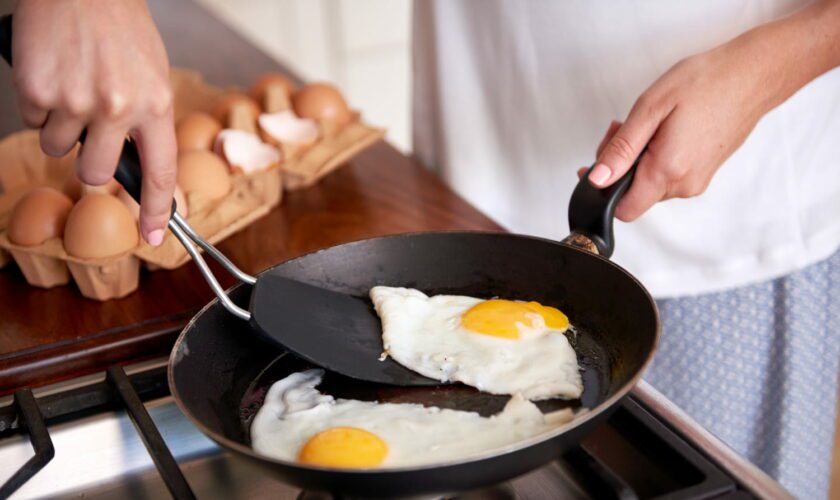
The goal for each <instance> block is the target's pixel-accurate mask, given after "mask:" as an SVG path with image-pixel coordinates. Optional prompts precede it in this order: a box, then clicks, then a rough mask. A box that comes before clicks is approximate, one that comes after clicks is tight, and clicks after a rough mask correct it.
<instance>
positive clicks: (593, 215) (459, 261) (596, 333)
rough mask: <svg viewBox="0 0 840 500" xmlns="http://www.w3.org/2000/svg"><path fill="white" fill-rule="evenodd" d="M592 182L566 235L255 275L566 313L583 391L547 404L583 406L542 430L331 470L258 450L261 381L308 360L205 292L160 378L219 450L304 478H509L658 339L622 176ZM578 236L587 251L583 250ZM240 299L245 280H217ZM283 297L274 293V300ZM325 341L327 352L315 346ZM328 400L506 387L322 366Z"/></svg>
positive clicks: (371, 242) (561, 445)
mask: <svg viewBox="0 0 840 500" xmlns="http://www.w3.org/2000/svg"><path fill="white" fill-rule="evenodd" d="M631 177H632V171H631V173H630V174H628V176H627V177H626V178H625V179H622V181H621V182H620V183H619V185H617V186H615V187H614V188H611V189H609V190H607V191H598V190H595V189H594V188H592V187H591V185H590V184H589V182H588V181H587V180H586V179H585V178H584V179H583V180H582V181H581V182H580V183H579V184H578V187H577V188H576V190H575V193H574V194H573V196H572V201H571V204H570V216H569V218H570V226H571V228H572V231H573V233H572V235H571V236H570V237H569V238H567V239H566V240H564V242H557V241H551V240H546V239H541V238H534V237H529V236H522V235H513V234H507V233H491V232H428V233H412V234H401V235H395V236H385V237H380V238H374V239H368V240H362V241H357V242H353V243H347V244H343V245H339V246H335V247H331V248H327V249H324V250H320V251H317V252H313V253H310V254H307V255H304V256H302V257H298V258H295V259H292V260H289V261H286V262H284V263H282V264H279V265H277V266H275V267H272V268H269V269H267V270H265V271H263V273H261V276H262V275H264V274H273V275H276V276H280V277H283V278H289V279H293V280H297V281H300V282H303V283H308V284H311V285H315V286H319V287H324V288H326V289H329V290H333V291H336V292H341V293H347V294H350V295H354V296H357V297H360V298H365V299H366V298H367V294H368V292H369V290H370V288H371V287H373V286H376V285H388V286H397V287H411V288H416V289H419V290H422V291H423V292H425V293H427V294H429V295H435V294H456V295H469V296H473V297H479V298H492V297H503V298H508V299H516V300H536V301H538V302H540V303H542V304H546V305H551V306H555V307H558V308H559V309H561V310H562V311H563V312H565V313H566V314H567V315H568V316H569V318H570V320H571V322H572V324H574V325H575V327H576V330H577V333H576V334H575V335H574V336H572V337H570V341H571V342H572V345H573V347H574V348H575V351H576V353H577V356H578V362H579V364H580V366H581V369H582V372H583V373H582V375H583V383H584V391H583V394H582V396H581V399H580V400H576V401H565V400H559V399H558V400H549V401H543V402H540V403H539V404H538V406H539V407H540V409H541V410H543V411H544V412H547V411H553V410H557V409H560V408H563V407H573V408H586V409H587V411H585V412H582V413H581V414H580V415H579V416H577V417H576V419H575V420H574V421H572V422H571V423H569V424H567V425H565V426H561V427H559V428H557V429H555V430H553V431H552V432H549V433H546V434H544V435H540V436H537V437H534V438H531V439H528V440H524V441H522V442H519V443H516V444H515V445H513V446H509V447H507V448H505V449H502V450H495V451H493V452H492V453H486V454H484V455H481V456H477V457H474V458H470V459H468V460H457V461H451V462H447V463H436V464H433V465H428V466H419V467H403V468H394V469H380V470H376V469H373V470H353V469H331V468H321V467H314V466H308V465H302V464H299V463H295V462H287V461H282V460H277V459H273V458H268V457H265V456H262V455H259V454H257V453H256V452H254V451H253V450H252V449H251V446H250V435H249V426H250V421H251V418H252V417H253V415H254V414H255V413H256V411H257V410H258V409H259V408H260V406H261V404H262V401H263V398H264V396H265V393H266V391H267V389H268V387H269V386H270V385H271V384H272V383H273V382H275V381H277V380H279V379H281V378H283V377H285V376H286V375H288V374H290V373H293V372H296V371H300V370H303V369H306V368H309V367H311V365H309V364H308V363H307V362H305V361H303V360H301V359H298V358H296V357H294V356H292V355H291V354H286V353H284V352H283V351H282V350H281V349H279V348H278V347H277V346H276V344H273V343H269V342H267V341H266V340H264V339H263V338H262V337H260V336H259V335H255V334H254V333H255V332H253V331H252V328H253V326H251V325H250V324H249V323H247V322H243V321H241V320H239V319H238V318H236V317H234V316H233V315H231V314H230V313H229V312H227V311H226V310H225V308H224V307H223V306H221V305H220V304H219V302H218V300H214V301H213V302H211V303H210V304H208V305H207V306H206V307H205V308H204V309H202V310H201V311H200V312H199V313H198V314H197V315H196V316H195V317H194V318H193V319H192V321H190V323H189V324H188V325H187V326H186V328H184V330H183V332H182V333H181V335H180V337H179V338H178V340H177V342H176V344H175V346H174V348H173V350H172V354H171V356H170V359H169V386H170V388H171V391H172V395H173V396H174V398H175V401H176V402H177V404H178V406H179V407H180V409H181V411H182V412H183V413H184V415H186V416H187V418H188V419H190V420H191V421H192V422H193V423H194V424H195V425H196V426H197V427H198V428H199V429H201V431H203V432H204V433H205V434H207V435H208V436H209V437H210V438H212V439H213V440H215V441H216V442H217V443H219V444H220V445H221V446H223V447H224V448H227V449H229V450H232V451H234V452H235V453H237V454H239V455H241V456H243V457H245V458H246V459H247V460H249V461H252V462H253V463H255V464H257V465H259V466H260V467H262V468H263V469H264V470H265V471H266V472H267V473H270V474H274V475H276V476H278V477H279V478H280V479H282V480H283V481H286V482H288V483H292V484H294V485H297V486H299V487H301V488H305V489H309V490H315V491H325V492H330V493H335V494H340V495H343V496H356V497H364V498H374V497H383V498H384V497H408V496H416V495H421V494H451V493H457V492H464V491H469V490H474V489H478V488H481V487H484V486H488V485H491V484H496V483H499V482H503V481H506V480H509V479H511V478H513V477H516V476H518V475H521V474H524V473H526V472H528V471H530V470H532V469H535V468H537V467H540V466H542V465H544V464H546V463H548V462H550V461H551V460H554V459H556V458H557V457H558V456H560V454H561V453H563V452H564V451H565V450H567V449H569V448H570V447H572V446H574V445H575V444H577V443H578V442H579V441H580V439H581V438H582V437H583V436H585V435H586V434H587V433H588V432H589V431H590V430H592V429H593V428H594V427H596V426H597V425H598V424H599V423H600V422H602V421H603V420H604V419H605V418H607V416H608V415H609V413H610V411H611V410H612V409H614V407H615V405H616V403H617V402H618V401H619V400H620V399H621V398H622V397H623V396H624V395H626V394H627V393H628V392H629V391H630V389H632V387H633V386H634V385H635V383H636V382H637V381H638V379H639V378H640V377H641V374H642V372H643V371H644V369H645V368H646V366H647V365H648V363H649V362H650V360H651V358H652V355H653V352H654V349H655V346H656V343H657V340H658V337H659V318H658V314H657V310H656V305H655V303H654V301H653V299H652V298H651V297H650V295H649V294H648V293H647V291H646V290H645V289H644V287H643V286H642V285H641V284H640V283H639V282H638V281H637V280H636V279H634V278H633V277H632V276H631V275H630V274H629V273H628V272H627V271H625V270H623V269H621V268H620V267H619V266H617V265H616V264H614V263H612V262H610V261H609V260H608V259H606V258H605V257H603V256H600V255H598V253H599V252H600V253H602V254H606V255H609V254H610V253H611V251H612V245H613V243H612V242H613V238H612V212H613V210H614V207H615V203H616V200H617V199H618V198H619V197H620V196H621V194H622V193H623V192H624V190H625V189H626V188H627V186H628V185H629V183H630V182H631ZM581 247H584V248H581ZM228 296H229V297H230V300H232V301H233V302H234V303H238V304H241V305H243V306H244V305H246V304H247V303H248V300H249V297H250V290H249V286H247V285H245V284H243V285H237V286H235V287H233V288H231V289H229V290H228ZM279 300H282V299H279ZM323 348H324V349H330V346H329V345H324V346H323ZM319 390H321V391H322V392H325V393H328V394H331V395H333V396H335V397H342V398H352V399H361V400H376V401H381V402H402V403H409V402H410V403H420V404H423V405H426V406H438V407H442V408H451V409H458V410H465V411H476V412H478V413H480V414H482V415H485V416H487V415H492V414H494V413H497V412H499V411H501V409H502V408H503V406H504V404H505V402H506V401H507V397H505V396H493V395H488V394H482V393H480V392H478V391H476V390H474V389H471V388H467V387H464V386H462V385H460V384H452V385H442V386H437V387H410V388H407V387H394V386H386V385H378V384H371V383H365V382H359V381H358V380H353V379H350V378H346V377H343V376H340V375H337V374H335V373H330V372H328V373H327V375H326V377H325V379H324V382H323V383H322V384H321V386H320V387H319Z"/></svg>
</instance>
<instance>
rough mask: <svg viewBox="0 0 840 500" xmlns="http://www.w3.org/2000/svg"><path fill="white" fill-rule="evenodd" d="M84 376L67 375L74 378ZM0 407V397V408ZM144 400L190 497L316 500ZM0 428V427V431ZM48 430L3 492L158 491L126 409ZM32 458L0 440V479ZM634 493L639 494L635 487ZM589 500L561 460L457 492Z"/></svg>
mask: <svg viewBox="0 0 840 500" xmlns="http://www.w3.org/2000/svg"><path fill="white" fill-rule="evenodd" d="M138 370H139V369H138ZM87 382H88V381H77V382H76V384H77V385H78V384H85V383H87ZM64 389H65V388H63V387H57V388H49V389H46V390H42V391H35V392H36V396H42V395H44V394H48V393H49V392H53V393H54V392H58V391H61V390H64ZM634 399H635V400H637V401H639V402H640V403H642V404H643V405H644V406H646V407H647V408H648V409H649V410H651V412H652V413H655V414H656V415H657V418H658V420H660V421H663V422H665V423H666V424H667V426H668V427H670V428H671V429H672V430H675V431H677V432H678V433H679V434H681V435H682V436H683V437H684V438H686V441H688V442H691V443H692V445H693V446H692V447H693V448H694V449H696V450H697V451H699V452H700V454H702V455H703V456H705V457H706V458H708V459H711V460H710V462H713V463H716V464H717V465H718V466H719V467H720V469H721V470H722V471H724V472H725V475H727V476H731V477H732V478H735V480H736V482H737V483H738V486H737V488H738V492H739V494H744V495H747V497H749V496H754V497H759V498H792V497H790V495H789V494H788V493H787V492H786V491H784V490H783V489H782V488H781V487H780V486H779V485H778V484H777V483H775V482H774V481H773V480H772V479H770V478H769V477H767V476H766V475H765V474H763V473H762V472H761V471H759V470H758V469H756V468H755V467H754V466H752V465H750V464H749V463H747V462H746V461H744V460H743V459H741V458H740V457H739V456H737V455H736V454H735V453H734V452H732V451H731V450H730V449H729V448H727V447H726V446H725V445H723V444H722V443H721V442H720V441H719V440H717V439H716V438H714V437H713V436H712V435H711V434H709V433H708V432H706V431H705V430H703V429H702V428H701V427H700V426H699V425H697V424H696V423H694V422H693V421H692V420H691V419H690V418H688V417H687V416H686V415H685V414H684V413H683V412H682V411H680V410H679V409H678V408H676V407H675V406H674V405H673V404H671V403H670V402H669V401H667V400H666V399H665V398H664V397H662V396H661V395H660V394H659V393H657V392H656V391H655V390H654V389H653V388H651V387H650V386H649V385H647V384H645V383H644V382H643V383H642V384H640V386H639V387H638V388H637V389H636V390H635V391H634ZM2 405H3V401H2V400H0V407H1V406H2ZM145 406H146V408H147V410H148V412H149V414H150V416H151V418H152V420H153V421H154V423H155V425H156V426H157V428H158V429H159V431H160V433H161V435H162V436H163V439H164V440H165V442H166V445H167V446H168V447H169V449H170V451H171V453H172V455H173V456H174V458H175V459H176V461H177V462H178V465H179V466H180V468H181V470H182V471H183V473H184V476H185V477H186V479H187V481H188V482H189V485H190V487H191V488H192V490H193V492H194V493H195V495H196V496H197V497H198V498H200V499H215V498H226V499H227V498H255V499H259V498H273V499H287V498H288V499H294V498H325V497H324V496H323V495H318V494H308V493H307V494H304V493H303V492H301V491H300V490H299V489H296V488H294V487H292V486H289V485H287V484H284V483H282V482H280V481H279V480H277V479H274V478H273V477H271V476H269V475H267V474H265V473H264V472H263V471H262V470H260V469H258V468H256V467H255V466H254V465H251V464H250V463H249V462H246V461H245V460H243V459H240V458H238V457H237V456H234V455H233V454H231V453H230V452H227V451H225V450H223V449H221V448H219V447H218V446H217V445H216V444H215V443H213V442H212V441H211V440H209V439H208V438H207V437H205V436H204V435H203V434H202V433H201V432H200V431H198V430H197V429H196V428H195V427H194V426H193V425H192V424H190V423H189V421H188V420H187V419H186V418H185V417H184V416H183V415H182V414H181V412H180V411H179V410H178V408H177V406H176V405H175V403H174V401H173V400H172V398H171V397H169V396H167V397H163V398H159V399H155V400H152V401H147V402H146V403H145ZM3 430H4V429H2V427H0V431H3ZM49 433H50V437H51V438H52V441H53V445H54V447H55V457H54V458H53V460H52V461H50V462H49V463H48V464H47V465H46V467H44V469H43V470H41V471H40V472H38V473H37V474H36V475H35V476H34V477H33V478H32V479H31V480H29V481H27V482H26V483H24V484H23V486H22V487H21V488H20V489H18V490H17V491H16V492H15V493H14V495H13V496H12V498H80V497H84V498H108V499H110V498H114V499H120V500H125V499H132V500H134V499H138V500H139V499H147V498H148V499H158V498H166V497H167V496H168V490H167V487H166V485H165V483H164V481H163V479H162V478H161V475H160V474H159V473H158V471H157V469H156V468H155V465H154V463H153V461H152V459H151V458H150V455H149V452H148V451H147V450H146V447H145V446H144V444H143V441H142V439H141V438H140V435H139V434H138V432H137V430H136V429H135V427H134V424H133V423H132V421H131V419H130V418H129V416H128V415H127V414H126V412H124V411H107V412H100V413H98V414H94V415H91V416H87V417H82V418H79V419H74V420H72V421H68V422H65V423H59V424H53V425H50V426H49ZM601 434H602V436H601V438H598V439H600V440H601V441H603V440H604V439H607V438H608V437H609V436H608V435H607V434H608V433H607V432H606V431H604V432H602V433H601ZM604 443H605V444H601V445H600V446H608V447H609V446H613V445H611V444H610V442H609V441H604ZM593 446H594V447H595V448H597V447H598V446H599V444H598V442H597V440H594V441H593ZM32 455H33V451H32V447H31V445H30V443H29V439H28V437H27V436H26V435H21V434H17V435H14V436H11V437H7V438H4V439H1V440H0V484H2V483H3V482H4V481H6V479H8V477H10V476H11V475H12V474H13V473H14V472H15V470H16V469H17V468H18V467H19V466H20V464H23V463H24V462H26V461H27V460H28V459H29V458H30V457H31V456H32ZM651 480H652V479H651ZM730 481H731V480H730ZM651 491H654V490H651ZM651 491H648V492H647V493H651ZM686 491H688V490H686ZM637 493H638V492H637ZM638 496H641V497H644V496H649V495H646V494H645V492H644V491H642V492H641V494H639V495H638ZM592 497H593V495H592V494H591V489H588V488H587V487H586V485H585V484H583V483H581V482H580V480H579V476H578V474H576V473H575V471H574V470H573V469H571V468H570V467H569V466H568V464H567V462H566V461H564V460H557V461H554V462H552V463H550V464H548V465H546V466H545V467H543V468H541V469H538V470H536V471H533V472H531V473H529V474H527V475H525V476H522V477H520V478H517V479H516V480H514V481H511V482H509V483H505V484H503V485H499V486H497V487H495V488H492V489H489V490H484V491H480V492H474V493H471V494H469V495H462V496H459V497H457V498H482V499H485V498H486V499H494V498H498V499H506V498H520V499H545V498H570V499H585V498H592ZM685 498H702V496H685ZM733 498H734V497H733Z"/></svg>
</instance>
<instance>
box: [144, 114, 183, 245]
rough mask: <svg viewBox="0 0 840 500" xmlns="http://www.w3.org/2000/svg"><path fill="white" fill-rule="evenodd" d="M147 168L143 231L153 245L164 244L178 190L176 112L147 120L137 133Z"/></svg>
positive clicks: (145, 168) (145, 237) (145, 173)
mask: <svg viewBox="0 0 840 500" xmlns="http://www.w3.org/2000/svg"><path fill="white" fill-rule="evenodd" d="M133 135H134V137H135V139H136V141H137V148H138V151H139V153H140V162H141V164H142V168H143V186H142V192H141V194H140V232H141V233H142V234H143V238H144V239H145V240H146V241H148V242H149V244H150V245H152V246H157V245H160V243H161V241H163V235H164V231H165V230H166V225H167V223H168V222H169V217H170V215H171V211H172V196H173V194H174V193H175V178H176V170H175V161H176V147H175V126H174V124H173V120H172V114H171V113H169V114H167V115H166V116H164V117H162V118H158V119H155V120H153V121H150V122H147V123H146V124H144V125H143V126H142V127H141V128H139V129H138V130H137V132H136V133H135V134H133Z"/></svg>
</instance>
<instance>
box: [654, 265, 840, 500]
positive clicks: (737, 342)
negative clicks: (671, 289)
mask: <svg viewBox="0 0 840 500" xmlns="http://www.w3.org/2000/svg"><path fill="white" fill-rule="evenodd" d="M657 302H658V305H659V310H660V314H661V319H662V340H661V343H660V346H659V350H658V351H657V353H656V355H655V356H654V360H653V364H652V365H651V368H650V369H649V370H648V372H647V373H646V374H645V379H646V380H647V381H648V382H650V383H651V384H652V385H653V386H654V387H656V388H657V389H659V390H660V391H661V392H662V393H663V394H664V395H665V396H667V397H668V398H669V399H670V400H671V401H673V402H674V403H676V404H677V405H678V406H680V407H681V408H683V409H684V410H685V411H687V412H688V413H689V414H690V415H691V416H692V417H693V418H694V419H695V420H697V422H699V423H700V424H701V425H702V426H703V427H705V428H706V429H709V430H710V431H711V432H713V433H714V434H715V435H717V436H718V437H719V438H720V439H722V440H723V441H725V442H726V443H727V444H728V445H729V446H731V447H732V448H733V449H734V450H735V451H737V452H738V453H740V454H741V455H742V456H744V457H746V458H747V459H748V460H749V461H751V462H753V463H754V464H756V465H757V466H758V467H760V468H761V469H763V470H764V471H765V472H767V473H768V474H769V475H771V476H773V477H775V478H776V479H777V480H778V481H779V482H781V483H782V485H784V486H785V487H786V488H787V489H788V490H789V491H791V493H793V494H794V495H796V496H797V497H799V498H803V499H821V498H827V496H828V488H829V479H830V470H831V460H832V446H833V443H834V439H833V436H834V432H835V422H836V412H837V390H838V378H837V374H838V365H840V252H837V253H835V254H834V255H833V256H831V257H829V258H828V259H827V260H824V261H822V262H819V263H817V264H814V265H812V266H810V267H807V268H805V269H803V270H800V271H797V272H795V273H793V274H790V275H788V276H785V277H782V278H778V279H775V280H772V281H767V282H764V283H760V284H756V285H750V286H745V287H742V288H737V289H733V290H728V291H724V292H719V293H710V294H704V295H698V296H695V297H683V298H676V299H664V300H659V301H657Z"/></svg>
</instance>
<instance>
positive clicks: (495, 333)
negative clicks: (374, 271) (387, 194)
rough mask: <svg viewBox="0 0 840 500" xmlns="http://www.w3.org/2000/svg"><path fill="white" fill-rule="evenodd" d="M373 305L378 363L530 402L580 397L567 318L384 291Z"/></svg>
mask: <svg viewBox="0 0 840 500" xmlns="http://www.w3.org/2000/svg"><path fill="white" fill-rule="evenodd" d="M370 298H371V300H372V301H373V304H374V306H375V307H376V312H377V314H379V317H380V319H381V320H382V343H383V346H384V349H385V351H384V353H383V358H384V356H391V357H392V358H393V359H394V360H395V361H397V362H398V363H400V364H401V365H403V366H405V367H407V368H409V369H411V370H413V371H415V372H417V373H419V374H421V375H424V376H426V377H429V378H433V379H436V380H440V381H443V382H447V381H455V382H462V383H464V384H466V385H469V386H472V387H475V388H477V389H479V390H481V391H484V392H489V393H493V394H521V395H522V396H523V397H524V398H526V399H530V400H540V399H548V398H553V397H562V398H568V399H574V398H578V397H580V395H581V393H582V392H583V383H582V381H581V376H580V370H579V368H578V362H577V356H576V354H575V351H574V349H573V348H572V346H571V345H570V344H569V340H568V339H567V338H566V335H565V334H564V332H565V331H566V330H567V329H568V328H569V323H568V319H567V318H566V316H565V315H563V313H561V312H560V311H559V310H557V309H554V308H550V307H546V306H542V305H540V304H538V303H536V302H528V303H526V302H516V301H508V300H500V299H494V300H482V299H477V298H473V297H464V296H456V295H437V296H434V297H428V296H427V295H426V294H424V293H423V292H420V291H418V290H414V289H409V288H392V287H385V286H377V287H374V288H372V289H371V291H370ZM547 321H548V323H550V325H549V324H547ZM469 327H471V328H472V329H471V328H469Z"/></svg>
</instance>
